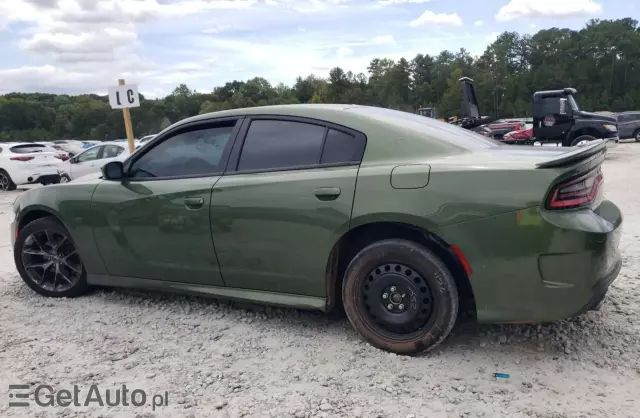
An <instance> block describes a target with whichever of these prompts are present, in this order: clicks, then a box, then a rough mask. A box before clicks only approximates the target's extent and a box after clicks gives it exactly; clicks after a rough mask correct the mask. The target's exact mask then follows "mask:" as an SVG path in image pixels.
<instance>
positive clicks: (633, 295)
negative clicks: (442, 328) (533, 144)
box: [0, 143, 640, 418]
mask: <svg viewBox="0 0 640 418" xmlns="http://www.w3.org/2000/svg"><path fill="white" fill-rule="evenodd" d="M604 170H605V188H606V195H607V197H608V198H610V199H611V200H613V201H615V202H616V203H617V204H618V205H620V207H621V208H622V210H623V212H624V214H625V216H626V219H625V225H624V231H625V232H624V235H623V238H622V242H621V246H622V251H623V255H624V266H623V269H622V271H621V273H620V276H619V278H618V280H617V281H616V282H615V283H614V285H613V287H612V289H611V291H610V292H609V295H608V297H607V300H606V303H605V305H604V306H603V308H602V310H601V311H599V312H590V313H588V314H585V315H583V316H582V317H579V318H576V319H573V320H568V321H562V322H559V323H556V324H552V325H544V326H485V325H482V326H478V325H476V324H472V323H471V324H470V323H466V324H460V325H458V326H457V327H456V328H455V329H454V334H453V335H452V337H451V338H449V339H448V340H447V342H445V343H444V344H442V346H440V347H439V348H438V349H437V350H436V351H435V352H432V353H430V354H429V355H426V356H421V357H418V358H408V357H401V356H396V355H392V354H387V353H385V352H382V351H379V350H376V349H374V348H372V347H371V346H369V345H367V344H365V343H363V342H361V341H360V339H359V338H358V336H357V335H356V334H355V332H354V331H353V330H352V329H351V327H350V326H349V324H348V322H347V320H346V319H345V318H344V317H343V316H340V315H334V316H330V317H327V316H324V315H322V314H317V313H309V312H301V311H296V310H279V309H269V308H267V309H264V308H256V309H247V308H241V307H234V306H231V305H229V304H227V303H218V302H216V301H212V300H206V299H200V298H192V297H183V296H173V295H160V294H147V293H143V292H131V291H124V290H109V291H96V292H93V293H92V294H90V295H88V296H86V297H82V298H79V299H75V300H50V299H45V298H43V297H40V296H38V295H36V294H35V293H33V292H32V291H31V290H29V289H28V288H27V286H25V285H24V284H23V283H22V281H21V279H20V277H19V276H18V274H17V273H16V270H15V268H14V263H13V252H12V248H11V246H10V244H9V234H8V229H7V228H8V225H7V222H8V221H7V217H6V215H5V214H7V213H9V211H10V210H11V203H12V202H13V200H14V198H15V197H16V195H17V193H19V191H18V192H11V193H6V194H3V195H1V196H0V232H2V231H5V233H3V234H0V257H2V258H1V263H0V333H1V334H0V335H1V337H0V382H1V383H2V392H3V393H4V395H3V397H2V398H3V399H2V401H0V416H3V417H5V416H42V417H44V416H65V417H72V416H78V417H80V416H82V417H84V416H102V417H120V416H123V417H133V416H140V417H152V416H158V417H165V416H172V417H173V416H175V417H190V416H191V417H205V416H206V417H240V416H251V417H258V416H259V417H403V418H404V417H430V418H437V417H476V416H477V417H482V416H485V417H525V416H526V417H544V418H552V417H554V418H556V417H614V416H615V417H637V416H638V415H639V414H640V412H639V411H640V349H639V348H640V322H639V321H638V315H639V314H640V258H639V256H640V213H639V212H640V182H639V181H638V180H637V179H638V175H639V174H640V144H637V143H627V144H620V146H619V147H618V148H617V149H615V150H614V151H612V152H611V153H610V155H609V157H608V161H607V162H606V163H605V168H604ZM494 372H505V373H509V374H510V375H511V377H510V378H509V379H507V380H501V381H496V380H495V379H494V378H493V377H492V373H494ZM41 383H46V384H50V385H52V386H53V387H54V388H56V389H70V390H72V388H73V385H74V384H77V385H79V387H80V391H81V399H84V397H85V396H86V395H87V392H88V391H89V388H90V386H91V384H94V383H95V384H97V385H98V387H99V390H100V392H101V393H102V394H103V396H104V393H105V389H115V388H118V387H121V385H122V384H126V385H127V387H128V388H129V390H132V389H142V390H145V391H146V392H147V393H148V394H149V397H150V396H151V394H154V393H158V394H164V393H165V392H166V393H168V405H167V406H163V407H160V408H157V409H156V410H155V412H153V411H152V409H151V407H150V406H145V407H142V406H141V407H132V406H129V407H123V406H121V407H106V406H105V407H104V408H101V407H99V406H95V405H94V406H89V407H83V406H82V407H73V406H71V407H67V408H62V407H56V408H53V407H39V406H36V405H34V404H33V401H31V403H32V405H31V406H29V407H27V408H16V407H11V408H9V407H8V402H9V399H8V395H7V393H8V392H7V387H8V385H9V384H31V385H37V384H41ZM32 388H33V386H32ZM148 402H149V401H147V403H148Z"/></svg>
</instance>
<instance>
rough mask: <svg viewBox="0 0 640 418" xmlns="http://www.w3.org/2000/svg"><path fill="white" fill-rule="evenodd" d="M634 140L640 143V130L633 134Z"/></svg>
mask: <svg viewBox="0 0 640 418" xmlns="http://www.w3.org/2000/svg"><path fill="white" fill-rule="evenodd" d="M633 139H635V140H636V142H640V129H638V130H637V131H636V132H635V133H634V134H633Z"/></svg>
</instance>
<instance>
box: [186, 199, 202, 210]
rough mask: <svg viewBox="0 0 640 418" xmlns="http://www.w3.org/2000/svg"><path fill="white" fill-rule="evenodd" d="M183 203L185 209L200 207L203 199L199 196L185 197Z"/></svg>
mask: <svg viewBox="0 0 640 418" xmlns="http://www.w3.org/2000/svg"><path fill="white" fill-rule="evenodd" d="M184 205H185V206H186V207H187V209H200V208H201V207H202V205H204V199H203V198H201V197H187V198H185V199H184Z"/></svg>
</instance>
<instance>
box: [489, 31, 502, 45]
mask: <svg viewBox="0 0 640 418" xmlns="http://www.w3.org/2000/svg"><path fill="white" fill-rule="evenodd" d="M498 36H500V32H491V33H490V34H488V35H487V36H486V37H485V40H486V41H487V43H492V42H494V41H495V40H496V39H498Z"/></svg>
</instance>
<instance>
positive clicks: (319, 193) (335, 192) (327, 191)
mask: <svg viewBox="0 0 640 418" xmlns="http://www.w3.org/2000/svg"><path fill="white" fill-rule="evenodd" d="M340 193H341V190H340V188H339V187H320V188H319V189H315V190H314V191H313V194H315V195H316V197H317V198H318V199H320V200H335V199H337V198H338V196H340Z"/></svg>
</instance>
